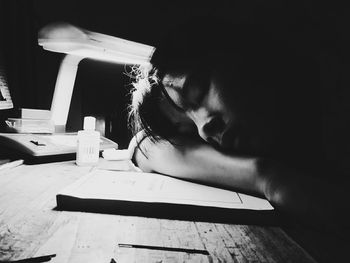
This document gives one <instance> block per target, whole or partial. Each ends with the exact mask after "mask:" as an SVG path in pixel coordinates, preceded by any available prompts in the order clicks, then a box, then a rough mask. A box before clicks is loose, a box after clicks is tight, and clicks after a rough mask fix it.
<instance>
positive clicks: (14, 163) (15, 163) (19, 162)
mask: <svg viewBox="0 0 350 263" xmlns="http://www.w3.org/2000/svg"><path fill="white" fill-rule="evenodd" d="M22 164H23V160H22V159H20V160H16V161H12V162H8V163H4V164H2V165H0V170H5V169H9V168H15V167H17V166H20V165H22Z"/></svg>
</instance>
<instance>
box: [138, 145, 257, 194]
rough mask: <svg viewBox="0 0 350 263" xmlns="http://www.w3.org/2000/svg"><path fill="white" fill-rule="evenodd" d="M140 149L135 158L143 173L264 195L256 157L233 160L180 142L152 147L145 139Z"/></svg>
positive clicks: (217, 152)
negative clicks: (154, 173) (159, 174)
mask: <svg viewBox="0 0 350 263" xmlns="http://www.w3.org/2000/svg"><path fill="white" fill-rule="evenodd" d="M181 145H183V146H181ZM141 149H142V151H143V153H144V154H143V153H142V152H141V151H140V150H138V151H136V153H135V157H136V161H137V163H138V165H139V167H140V168H141V169H142V170H143V171H149V172H157V173H162V174H166V175H170V176H175V177H178V178H182V179H186V180H191V181H196V182H200V183H205V184H211V185H216V186H219V187H222V188H228V189H232V190H239V191H244V192H249V193H252V194H255V195H263V194H264V191H263V189H264V186H263V180H261V178H260V177H259V174H258V171H257V165H256V164H257V159H256V158H248V157H246V158H245V157H232V156H230V155H227V154H225V153H222V152H219V151H217V150H215V149H214V148H212V147H211V146H209V145H207V144H204V143H196V142H193V141H183V140H182V141H181V143H179V144H170V143H169V142H165V141H162V142H158V143H156V144H153V143H152V142H150V141H149V140H148V139H146V140H144V141H143V142H142V144H141Z"/></svg>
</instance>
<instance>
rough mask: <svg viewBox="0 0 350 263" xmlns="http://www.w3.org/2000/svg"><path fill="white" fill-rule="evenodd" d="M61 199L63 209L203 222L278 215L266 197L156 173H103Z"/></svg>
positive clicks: (74, 186) (88, 177)
mask: <svg viewBox="0 0 350 263" xmlns="http://www.w3.org/2000/svg"><path fill="white" fill-rule="evenodd" d="M56 200H57V209H58V210H69V211H85V212H99V213H110V214H121V215H139V216H148V217H161V218H175V219H196V220H204V221H212V220H217V221H222V220H223V219H228V220H230V219H234V218H232V217H231V216H234V217H236V219H237V218H238V217H237V216H239V215H240V217H242V216H243V217H242V218H244V216H250V215H251V216H253V215H256V216H257V215H258V214H259V215H269V217H271V215H272V214H273V213H274V208H273V206H272V205H271V204H270V203H269V202H268V201H267V200H266V199H263V198H259V197H255V196H250V195H246V194H242V193H238V192H234V191H229V190H224V189H220V188H216V187H211V186H207V185H202V184H197V183H193V182H189V181H184V180H180V179H176V178H173V177H169V176H164V175H160V174H156V173H143V172H130V171H110V170H101V169H95V170H93V171H92V172H90V173H89V174H87V175H85V176H84V177H82V178H80V179H79V180H78V181H76V182H74V183H73V184H72V185H69V186H68V187H67V188H65V189H63V190H61V191H60V192H59V193H58V194H57V196H56ZM225 221H226V220H225Z"/></svg>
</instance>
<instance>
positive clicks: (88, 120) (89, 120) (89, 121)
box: [83, 116, 96, 130]
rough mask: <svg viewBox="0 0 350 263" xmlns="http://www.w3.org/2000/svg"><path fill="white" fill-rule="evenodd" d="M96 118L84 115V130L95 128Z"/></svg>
mask: <svg viewBox="0 0 350 263" xmlns="http://www.w3.org/2000/svg"><path fill="white" fill-rule="evenodd" d="M95 125H96V118H95V117H92V116H86V117H84V127H83V128H84V130H95Z"/></svg>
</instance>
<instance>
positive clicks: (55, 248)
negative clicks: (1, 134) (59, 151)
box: [0, 162, 315, 263]
mask: <svg viewBox="0 0 350 263" xmlns="http://www.w3.org/2000/svg"><path fill="white" fill-rule="evenodd" d="M91 169H92V168H90V167H78V166H76V165H75V163H74V162H62V163H49V164H39V165H21V166H19V167H16V168H13V169H8V170H3V171H1V173H0V187H1V188H0V260H15V259H22V258H27V257H33V256H42V255H48V254H56V257H54V258H52V260H51V261H50V262H53V263H54V262H58V263H66V262H67V263H68V262H69V263H83V262H84V263H87V262H93V263H99V262H101V263H109V262H111V259H112V258H113V259H114V260H115V262H118V263H121V262H137V263H138V262H140V263H143V262H158V263H160V262H162V263H165V262H171V263H176V262H268V263H272V262H283V263H287V262H296V263H304V262H305V263H308V262H315V260H314V259H313V258H312V257H311V256H310V255H309V254H307V253H306V252H305V251H304V250H303V249H302V248H301V247H300V246H299V245H298V244H297V243H296V242H294V241H293V240H292V239H291V238H290V237H289V236H288V235H287V234H286V233H285V232H283V231H282V230H281V229H280V228H279V227H275V226H274V227H272V226H255V225H235V224H222V223H207V222H193V221H180V220H166V219H157V218H145V217H132V216H118V215H107V214H97V213H83V212H65V211H57V210H55V206H56V200H55V195H56V193H57V192H58V191H59V190H61V189H62V188H63V187H65V186H67V185H69V184H70V183H72V182H74V181H75V180H77V179H78V178H80V177H81V176H82V175H83V174H85V173H87V172H89V171H90V170H91ZM120 243H127V244H141V245H153V246H163V247H178V248H189V249H200V250H207V251H208V252H209V255H202V254H192V253H185V252H172V251H160V250H148V249H135V248H122V247H118V244H120Z"/></svg>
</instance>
